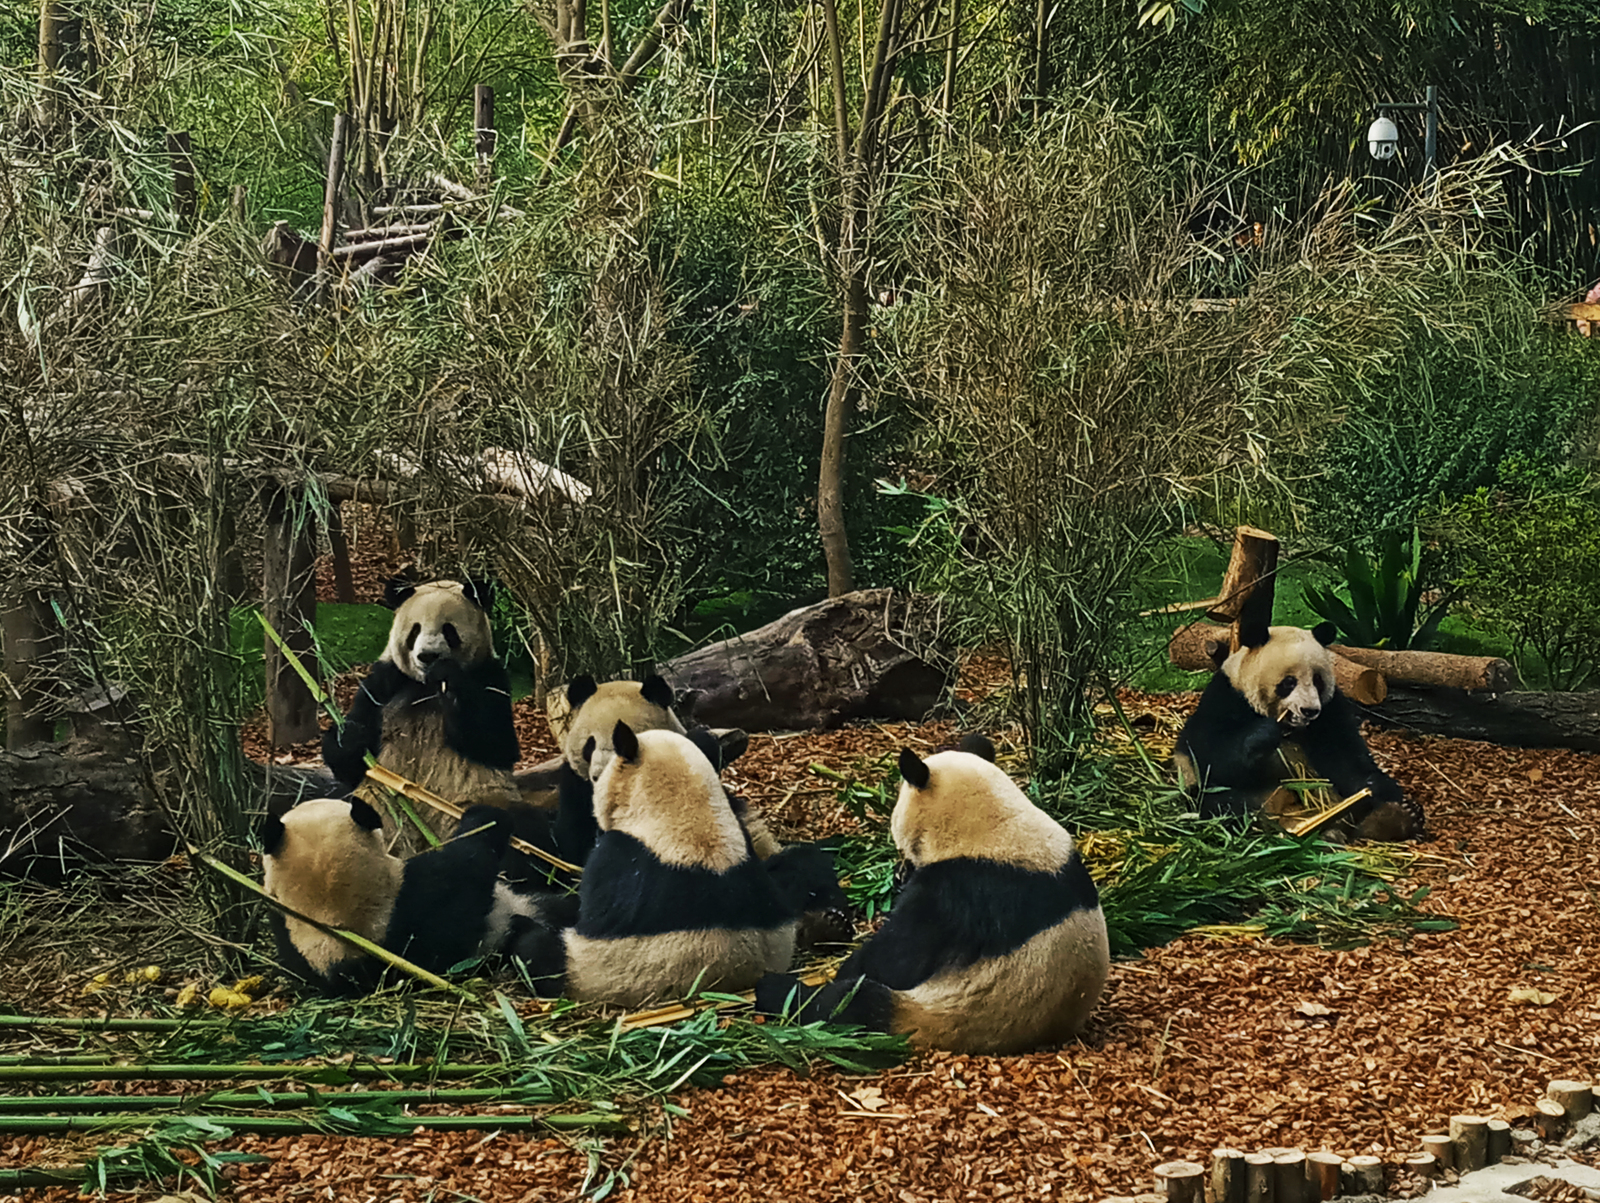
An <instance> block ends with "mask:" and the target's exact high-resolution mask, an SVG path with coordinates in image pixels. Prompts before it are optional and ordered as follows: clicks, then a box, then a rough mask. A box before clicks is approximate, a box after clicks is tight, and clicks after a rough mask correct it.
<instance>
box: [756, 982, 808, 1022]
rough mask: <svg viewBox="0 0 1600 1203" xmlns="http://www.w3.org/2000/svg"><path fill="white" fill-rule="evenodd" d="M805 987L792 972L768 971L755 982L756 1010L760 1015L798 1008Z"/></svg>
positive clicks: (786, 1011)
mask: <svg viewBox="0 0 1600 1203" xmlns="http://www.w3.org/2000/svg"><path fill="white" fill-rule="evenodd" d="M805 992H806V991H805V987H804V986H802V985H801V982H800V979H799V978H797V977H795V976H794V974H792V973H768V974H766V975H764V976H763V977H762V979H761V980H760V981H759V982H757V983H756V1011H757V1013H758V1014H761V1015H783V1014H786V1013H789V1012H790V1011H791V1010H798V1009H799V1007H800V1004H801V1003H802V1002H803V1001H805V1000H804V999H803V997H802V995H803V994H804V993H805Z"/></svg>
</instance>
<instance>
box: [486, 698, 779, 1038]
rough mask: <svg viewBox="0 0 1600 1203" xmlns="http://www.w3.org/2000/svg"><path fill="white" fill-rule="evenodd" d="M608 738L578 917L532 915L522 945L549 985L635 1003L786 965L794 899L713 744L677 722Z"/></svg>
mask: <svg viewBox="0 0 1600 1203" xmlns="http://www.w3.org/2000/svg"><path fill="white" fill-rule="evenodd" d="M607 743H608V745H609V750H610V755H609V757H608V759H607V762H606V765H605V768H604V769H603V770H602V771H601V772H600V774H599V776H598V778H597V779H596V780H595V782H594V795H593V801H594V815H595V820H596V822H597V824H598V826H599V830H600V837H599V839H598V840H597V841H596V842H595V845H594V849H593V851H592V852H591V853H590V855H589V857H588V860H587V863H586V864H585V865H584V870H583V879H582V882H581V883H580V885H579V889H578V916H577V922H576V924H574V925H573V926H571V927H569V928H567V929H565V930H560V931H556V930H552V929H550V928H549V927H548V926H546V925H535V926H532V927H528V928H525V930H524V931H523V933H522V938H521V939H519V940H518V941H517V943H516V945H515V948H514V952H515V954H516V955H517V956H518V957H520V958H521V959H522V960H524V961H525V962H526V963H527V965H528V968H529V972H530V973H531V974H532V976H534V977H535V978H538V979H542V981H543V983H544V985H543V987H542V989H541V992H549V993H559V992H561V991H562V990H564V991H565V993H566V994H568V995H569V996H570V997H572V998H576V999H580V1000H583V1001H591V1002H605V1003H613V1004H616V1005H619V1006H625V1007H637V1006H640V1005H643V1004H644V1003H646V1002H648V1001H650V1000H652V999H663V998H678V997H682V996H683V995H684V994H685V993H687V992H688V991H689V990H691V989H694V988H696V987H698V988H700V989H721V990H743V989H746V988H748V987H750V986H753V985H754V984H755V983H756V981H757V979H759V978H760V977H761V976H762V974H764V973H766V972H769V971H773V970H781V969H787V968H788V966H789V963H790V961H791V960H792V959H793V956H794V941H795V914H794V910H793V907H792V905H791V904H790V903H789V902H788V901H787V900H786V899H785V898H784V897H783V894H782V892H781V891H780V889H779V887H778V885H777V883H776V882H775V881H774V879H773V876H772V875H771V873H769V872H768V870H767V867H766V865H765V864H764V863H763V862H762V861H761V860H760V859H759V858H757V857H756V856H755V855H754V853H753V850H752V848H751V841H750V837H749V836H748V834H747V833H746V831H745V829H744V827H743V826H742V825H741V824H740V822H739V820H738V817H737V816H736V815H735V814H734V811H733V807H732V805H731V804H730V802H729V800H728V797H727V795H726V794H725V793H724V792H723V789H722V783H721V781H720V780H719V779H718V776H717V770H716V767H715V766H714V765H713V764H712V763H711V761H710V760H708V759H707V757H706V755H705V753H704V751H703V750H702V749H701V748H699V747H697V746H696V745H695V743H694V742H693V741H692V740H690V739H689V738H687V737H686V736H685V735H683V734H681V733H679V732H677V731H673V730H670V729H667V728H665V727H663V728H658V729H656V730H653V731H641V732H635V731H634V730H633V729H632V728H631V727H630V726H629V725H628V724H627V723H625V722H618V723H616V724H615V725H614V726H613V728H612V731H611V733H610V736H609V738H608V740H607Z"/></svg>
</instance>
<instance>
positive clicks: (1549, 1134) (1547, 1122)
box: [1533, 1099, 1567, 1140]
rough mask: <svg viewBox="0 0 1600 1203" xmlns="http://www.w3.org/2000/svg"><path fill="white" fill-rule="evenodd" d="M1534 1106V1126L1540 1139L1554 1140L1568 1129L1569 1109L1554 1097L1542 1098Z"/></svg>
mask: <svg viewBox="0 0 1600 1203" xmlns="http://www.w3.org/2000/svg"><path fill="white" fill-rule="evenodd" d="M1533 1108H1534V1114H1533V1126H1534V1130H1535V1131H1537V1132H1538V1133H1539V1139H1540V1140H1554V1139H1555V1138H1556V1137H1557V1136H1560V1135H1561V1133H1562V1132H1563V1131H1564V1130H1565V1129H1566V1126H1567V1109H1566V1108H1565V1107H1563V1106H1562V1105H1561V1104H1560V1103H1558V1102H1556V1101H1555V1100H1554V1099H1540V1100H1539V1101H1538V1102H1536V1103H1535V1104H1534V1105H1533Z"/></svg>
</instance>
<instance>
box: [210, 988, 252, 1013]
mask: <svg viewBox="0 0 1600 1203" xmlns="http://www.w3.org/2000/svg"><path fill="white" fill-rule="evenodd" d="M206 1001H207V1002H208V1003H210V1004H211V1005H212V1006H213V1007H216V1008H218V1009H219V1010H224V1011H237V1010H240V1009H241V1008H244V1007H248V1006H249V1005H250V1001H251V1000H250V996H249V995H248V994H240V993H239V991H237V990H230V989H228V988H227V987H226V986H218V987H217V988H216V989H214V990H212V991H211V993H210V994H209V995H207V996H206Z"/></svg>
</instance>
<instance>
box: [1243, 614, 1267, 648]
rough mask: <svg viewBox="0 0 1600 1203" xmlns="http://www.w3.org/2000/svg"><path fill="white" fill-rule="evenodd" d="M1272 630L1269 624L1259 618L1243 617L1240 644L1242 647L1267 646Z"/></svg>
mask: <svg viewBox="0 0 1600 1203" xmlns="http://www.w3.org/2000/svg"><path fill="white" fill-rule="evenodd" d="M1270 638H1272V632H1271V631H1270V630H1269V629H1268V627H1267V624H1266V623H1265V622H1264V621H1263V620H1261V619H1259V618H1241V619H1240V620H1239V645H1240V646H1241V647H1265V646H1266V642H1267V640H1268V639H1270Z"/></svg>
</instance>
